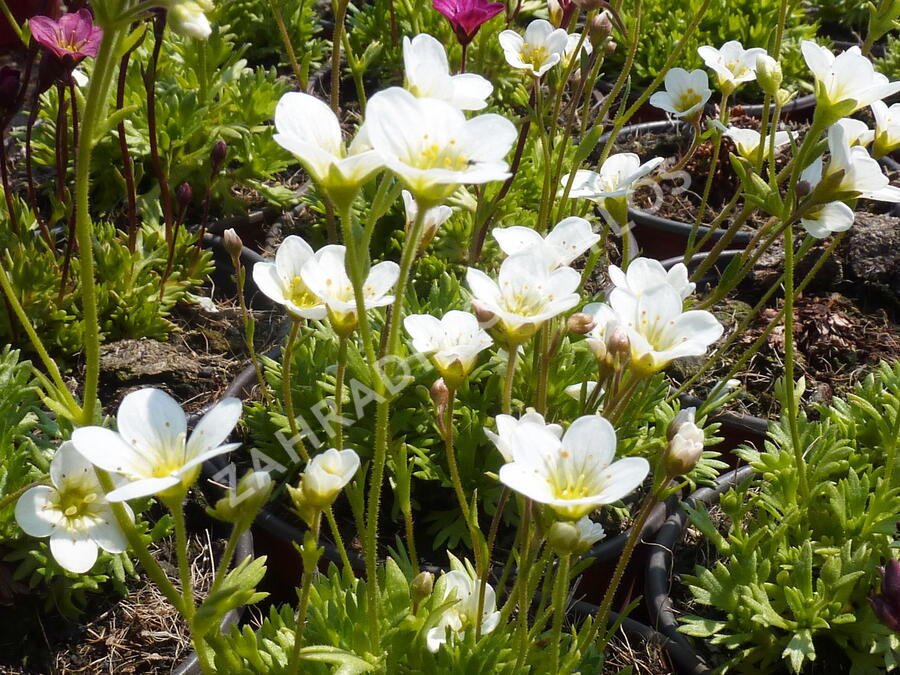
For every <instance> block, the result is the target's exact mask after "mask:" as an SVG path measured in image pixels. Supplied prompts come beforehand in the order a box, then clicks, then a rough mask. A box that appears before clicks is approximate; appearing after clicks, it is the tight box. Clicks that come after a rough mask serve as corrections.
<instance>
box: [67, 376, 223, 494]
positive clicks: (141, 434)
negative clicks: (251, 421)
mask: <svg viewBox="0 0 900 675" xmlns="http://www.w3.org/2000/svg"><path fill="white" fill-rule="evenodd" d="M240 416H241V401H240V399H237V398H226V399H223V400H222V401H220V402H219V403H218V404H217V405H216V406H215V407H214V408H213V409H212V410H210V411H209V412H208V413H206V414H205V415H204V416H203V419H201V420H200V421H199V422H198V423H197V426H195V427H194V431H193V432H192V433H191V435H190V437H188V435H187V420H186V418H185V414H184V411H183V410H182V409H181V406H179V405H178V403H177V402H176V401H175V399H173V398H172V397H171V396H169V395H168V394H167V393H166V392H164V391H162V390H160V389H149V388H148V389H140V390H138V391H135V392H132V393H130V394H128V395H127V396H126V397H125V398H124V399H122V403H121V404H120V405H119V411H118V413H117V415H116V423H117V427H118V431H112V430H110V429H105V428H104V427H81V428H80V429H76V430H75V431H74V433H73V434H72V442H73V443H74V444H75V447H76V448H77V449H78V452H80V453H81V454H82V455H83V456H84V457H85V458H87V459H88V461H90V462H91V463H92V464H93V465H94V466H97V467H99V468H101V469H103V470H104V471H110V472H112V473H116V474H119V475H121V476H123V477H124V479H125V480H124V482H123V483H121V484H120V486H119V487H117V488H116V489H115V490H113V491H112V492H110V493H109V494H107V495H106V499H107V500H108V501H111V502H122V501H127V500H129V499H135V498H137V497H146V496H148V495H162V496H169V495H171V496H176V497H180V496H183V493H184V492H186V491H187V489H188V488H189V487H190V486H191V484H193V482H194V481H195V480H196V479H197V475H198V474H199V473H200V465H201V464H203V462H205V461H206V460H208V459H212V458H213V457H216V456H217V455H221V454H223V453H226V452H230V451H232V450H234V449H235V448H236V447H238V446H239V445H240V443H226V444H224V445H223V444H222V443H223V441H224V440H225V439H226V438H228V435H229V434H230V433H231V431H232V429H234V426H235V425H236V424H237V422H238V419H239V418H240Z"/></svg>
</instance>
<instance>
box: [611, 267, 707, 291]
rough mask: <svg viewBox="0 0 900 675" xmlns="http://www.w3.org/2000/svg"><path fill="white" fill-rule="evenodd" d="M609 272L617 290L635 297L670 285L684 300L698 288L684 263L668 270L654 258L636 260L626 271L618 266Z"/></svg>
mask: <svg viewBox="0 0 900 675" xmlns="http://www.w3.org/2000/svg"><path fill="white" fill-rule="evenodd" d="M607 272H608V273H609V278H610V280H611V281H612V282H613V284H614V285H615V287H616V288H618V289H621V290H623V291H627V292H628V293H630V294H631V295H633V296H635V297H638V296H639V295H641V294H642V293H645V292H647V291H648V290H650V289H651V288H656V287H657V286H663V285H668V286H671V287H672V288H674V289H675V290H676V291H678V295H680V296H681V299H682V300H684V299H685V298H687V297H688V296H689V295H690V294H691V293H693V292H694V289H695V288H696V286H697V284H695V283H693V282H691V280H690V279H689V278H688V269H687V266H686V265H685V264H684V263H676V264H675V265H673V266H672V268H671V269H669V270H666V268H665V267H663V266H662V263H661V262H659V260H654V259H653V258H635V259H634V260H632V261H631V262H630V263H629V264H628V268H627V269H626V270H625V271H623V270H622V268H621V267H619V266H618V265H610V266H609V268H608V269H607Z"/></svg>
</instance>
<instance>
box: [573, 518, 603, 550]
mask: <svg viewBox="0 0 900 675" xmlns="http://www.w3.org/2000/svg"><path fill="white" fill-rule="evenodd" d="M575 527H576V528H577V529H578V537H579V538H580V540H581V542H580V546H579V548H581V549H583V550H587V549H589V548H590V547H591V546H593V545H594V544H596V543H597V542H598V541H600V540H601V539H603V538H605V537H606V531H605V530H604V529H603V526H602V525H601V524H600V523H595V522H594V521H593V520H591V519H590V517H589V516H584V517H583V518H579V519H578V521H576V523H575Z"/></svg>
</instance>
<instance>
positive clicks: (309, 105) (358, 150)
mask: <svg viewBox="0 0 900 675" xmlns="http://www.w3.org/2000/svg"><path fill="white" fill-rule="evenodd" d="M275 129H276V131H277V133H276V134H275V136H274V139H275V142H276V143H278V145H280V146H281V147H283V148H284V149H285V150H288V151H290V152H292V153H293V154H294V155H295V156H296V157H297V159H299V160H300V163H301V164H303V167H304V168H305V169H306V170H307V172H308V173H309V175H310V177H312V179H313V180H314V181H315V182H316V183H318V184H319V185H320V186H321V187H322V189H323V190H325V191H326V192H327V193H328V194H329V195H331V197H332V198H333V199H334V200H335V201H336V202H338V204H339V205H344V204H346V203H348V201H349V200H351V199H352V198H353V196H355V194H356V192H357V190H358V189H359V187H360V186H361V185H362V184H363V183H365V182H366V181H368V180H369V178H371V176H372V174H374V173H375V172H376V171H378V170H379V169H381V167H382V166H384V164H383V162H382V161H381V158H380V157H379V155H378V153H377V152H375V151H374V150H372V149H371V148H370V147H369V145H368V140H367V139H366V133H365V132H364V131H363V130H360V133H358V134H357V135H356V138H355V139H354V140H353V142H352V143H351V144H350V146H349V148H348V147H347V146H345V144H344V141H343V138H342V136H341V125H340V122H339V121H338V119H337V117H336V116H335V114H334V113H333V112H332V110H331V108H329V107H328V106H327V105H326V104H325V103H324V102H323V101H320V100H319V99H317V98H316V97H315V96H310V95H309V94H304V93H300V92H289V93H287V94H285V95H284V96H282V97H281V100H280V101H278V105H277V106H276V107H275Z"/></svg>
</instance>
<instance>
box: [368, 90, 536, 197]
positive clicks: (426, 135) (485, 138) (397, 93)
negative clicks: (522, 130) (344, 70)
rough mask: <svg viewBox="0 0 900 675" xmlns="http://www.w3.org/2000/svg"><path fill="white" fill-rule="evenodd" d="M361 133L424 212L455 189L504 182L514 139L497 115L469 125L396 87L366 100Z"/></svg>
mask: <svg viewBox="0 0 900 675" xmlns="http://www.w3.org/2000/svg"><path fill="white" fill-rule="evenodd" d="M365 127H366V130H367V135H368V137H369V141H370V142H371V143H372V147H373V148H374V149H375V150H376V151H378V153H379V154H380V155H381V157H382V158H383V159H384V162H385V164H386V165H387V167H388V168H389V169H390V170H391V171H393V172H394V173H395V174H397V176H398V177H399V178H400V180H401V182H402V183H404V184H405V186H406V187H407V188H408V189H409V191H410V192H412V194H413V196H415V198H416V201H417V202H419V205H420V206H421V205H422V202H423V201H424V202H425V206H426V207H431V206H434V205H436V204H438V203H440V202H441V201H443V200H444V199H445V198H446V197H447V196H449V195H450V194H452V193H453V192H454V190H456V187H457V186H458V185H461V184H480V183H489V182H491V181H495V180H504V179H506V178H508V177H509V172H508V168H509V167H508V165H507V164H506V162H505V160H504V158H505V157H506V155H507V153H508V152H509V150H510V148H512V145H513V143H514V142H515V140H516V137H517V135H518V134H517V133H516V127H515V125H513V123H512V122H510V121H509V120H507V119H505V118H503V117H501V116H500V115H494V114H487V115H479V116H478V117H473V118H472V119H470V120H467V119H466V118H465V116H464V115H463V113H462V112H461V111H460V110H459V109H457V108H454V107H453V106H452V105H450V104H449V103H446V102H444V101H439V100H436V99H431V98H416V97H415V96H413V95H412V94H410V93H409V92H408V91H406V90H405V89H400V88H399V87H391V88H390V89H386V90H384V91H380V92H378V93H377V94H375V95H374V96H373V97H372V98H371V99H370V100H369V105H368V106H367V107H366V123H365Z"/></svg>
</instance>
